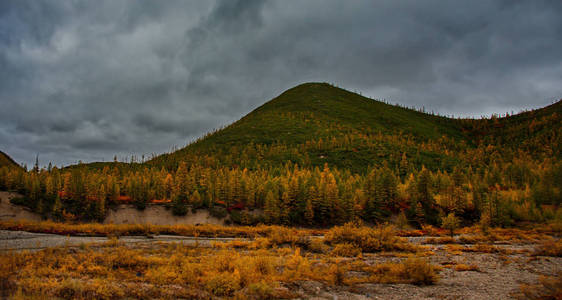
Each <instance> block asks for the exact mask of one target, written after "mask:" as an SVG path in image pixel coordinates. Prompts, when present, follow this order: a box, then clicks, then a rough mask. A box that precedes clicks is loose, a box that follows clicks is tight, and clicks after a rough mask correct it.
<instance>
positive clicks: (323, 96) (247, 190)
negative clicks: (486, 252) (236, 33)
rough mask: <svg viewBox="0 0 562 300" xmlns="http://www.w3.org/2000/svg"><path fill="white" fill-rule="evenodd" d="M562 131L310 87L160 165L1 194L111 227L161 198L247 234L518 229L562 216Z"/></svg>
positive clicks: (21, 183)
mask: <svg viewBox="0 0 562 300" xmlns="http://www.w3.org/2000/svg"><path fill="white" fill-rule="evenodd" d="M561 125H562V104H561V102H558V103H556V104H553V105H551V106H548V107H545V108H542V109H538V110H534V111H528V112H524V113H520V114H517V115H513V116H503V117H497V116H494V117H492V118H489V119H452V118H447V117H443V116H437V115H433V114H428V113H425V112H422V111H417V110H413V109H408V108H404V107H400V106H395V105H389V104H385V103H383V102H380V101H375V100H372V99H368V98H365V97H362V96H360V95H358V94H355V93H351V92H348V91H345V90H343V89H340V88H337V87H334V86H331V85H329V84H325V83H307V84H303V85H299V86H297V87H295V88H292V89H290V90H288V91H286V92H284V93H283V94H281V95H280V96H279V97H277V98H275V99H273V100H271V101H269V102H267V103H265V104H264V105H262V106H261V107H259V108H257V109H256V110H254V111H253V112H251V113H250V114H248V115H246V116H245V117H243V118H242V119H240V120H239V121H237V122H235V123H233V124H232V125H230V126H228V127H226V128H224V129H221V130H218V131H215V132H212V133H209V134H207V135H206V136H204V137H202V138H201V139H199V140H198V141H196V142H194V143H192V144H190V145H188V146H187V147H185V148H183V149H180V150H178V151H176V152H173V153H169V154H164V155H161V156H158V157H156V158H153V159H152V160H150V161H148V162H146V163H131V164H128V163H97V164H89V165H78V166H73V167H71V168H65V169H62V170H60V169H57V168H53V169H48V170H39V171H37V170H35V171H30V172H24V171H23V170H16V169H9V168H2V169H1V171H0V188H3V189H12V190H18V191H20V192H22V193H24V194H25V195H26V199H25V201H23V203H25V204H26V205H28V206H30V207H32V208H34V209H36V210H38V211H40V212H42V213H43V214H45V215H48V216H51V217H54V218H67V219H101V218H103V216H104V215H105V211H106V210H107V208H108V206H111V205H115V204H116V203H120V202H132V203H135V204H136V205H137V207H138V208H139V209H143V208H144V207H145V206H146V204H147V203H150V202H156V203H164V204H165V205H169V206H171V208H172V209H173V210H174V212H175V213H177V214H185V213H186V212H187V211H188V208H189V207H191V208H195V209H196V208H207V209H210V210H211V212H213V213H214V214H215V215H217V216H224V215H226V214H227V213H229V214H230V218H231V219H232V220H233V221H234V222H237V223H242V224H254V223H258V222H263V223H280V224H299V225H330V224H337V223H343V222H346V221H349V220H354V219H358V218H361V219H363V220H366V221H368V222H382V221H386V220H388V219H389V218H390V217H391V216H393V215H398V216H400V218H401V219H403V220H407V221H408V222H410V223H412V224H418V225H419V224H423V223H431V224H438V223H439V222H440V219H441V217H443V216H445V215H447V214H450V213H454V214H455V215H457V216H459V217H462V219H463V221H464V222H465V223H472V222H476V221H478V220H480V219H481V218H482V219H484V220H487V222H489V223H491V224H493V225H503V226H507V225H511V224H514V223H515V222H518V221H543V220H546V219H552V218H555V217H557V216H558V218H559V217H561V211H560V210H559V209H558V207H559V205H560V202H561V200H562V195H561V190H562V187H561V184H562V163H561V162H560V156H561V147H560V145H561V135H562V132H561V130H562V126H561ZM254 209H263V214H255V213H250V211H251V210H254Z"/></svg>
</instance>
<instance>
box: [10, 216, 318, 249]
mask: <svg viewBox="0 0 562 300" xmlns="http://www.w3.org/2000/svg"><path fill="white" fill-rule="evenodd" d="M0 229H4V230H24V231H29V232H38V233H54V234H62V235H88V236H128V235H155V234H170V235H182V236H195V237H197V236H201V237H247V238H255V237H260V236H263V237H268V238H270V239H271V241H272V242H273V243H276V244H283V243H297V242H299V241H300V242H304V241H303V240H302V238H303V237H304V236H307V235H316V234H319V233H322V232H323V231H321V230H310V229H294V228H287V227H281V226H266V225H258V226H222V225H213V224H203V225H151V224H99V223H84V224H68V223H58V222H52V221H43V222H31V221H0Z"/></svg>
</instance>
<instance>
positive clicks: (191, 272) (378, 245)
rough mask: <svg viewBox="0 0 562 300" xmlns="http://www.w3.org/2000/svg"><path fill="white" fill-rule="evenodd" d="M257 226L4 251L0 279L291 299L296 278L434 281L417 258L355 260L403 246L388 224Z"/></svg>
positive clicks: (140, 292) (48, 290)
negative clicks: (243, 231)
mask: <svg viewBox="0 0 562 300" xmlns="http://www.w3.org/2000/svg"><path fill="white" fill-rule="evenodd" d="M353 230H356V231H357V233H353V232H352V231H353ZM262 232H265V233H266V234H264V236H263V237H256V238H254V239H251V240H245V241H242V240H240V241H230V242H217V243H215V244H214V245H213V247H211V248H204V247H198V246H185V245H182V244H181V243H177V244H175V243H170V244H166V243H159V244H154V245H152V246H150V247H139V246H136V247H135V248H131V247H128V246H127V245H125V244H122V243H120V242H119V241H118V240H117V239H112V240H110V241H109V242H107V243H104V244H86V245H81V246H80V247H78V248H70V247H62V248H53V249H46V250H41V251H37V252H33V253H30V252H26V251H24V252H21V253H4V254H0V277H1V278H0V279H1V282H2V289H3V290H4V291H5V292H6V293H9V295H15V296H18V295H26V296H29V295H44V296H47V297H61V298H87V299H94V298H95V299H110V298H123V297H133V298H161V297H162V298H176V297H183V298H214V297H235V298H237V299H272V298H294V297H298V296H299V295H298V294H295V293H294V291H291V290H290V289H287V288H286V287H285V286H286V285H287V284H291V283H292V282H297V281H315V282H319V283H322V284H325V285H330V286H332V287H337V286H347V287H350V286H354V285H356V284H360V283H409V284H416V285H428V284H434V283H435V282H437V280H438V272H439V270H440V269H439V267H437V266H434V265H432V264H430V263H428V261H426V260H425V259H423V258H405V259H403V260H398V261H396V262H388V263H384V264H380V265H369V264H365V263H364V261H362V260H361V258H360V256H362V255H364V254H366V253H367V252H369V251H380V250H383V249H386V250H391V249H392V250H394V251H402V250H404V249H408V251H409V249H410V248H411V247H410V248H408V247H406V245H407V242H405V241H400V238H398V237H396V236H393V234H392V233H393V231H392V230H391V229H390V228H388V227H384V228H383V227H381V228H375V229H369V228H367V227H357V226H355V225H351V224H349V225H345V226H343V227H341V228H334V229H333V230H332V231H329V232H328V233H327V235H328V234H329V236H330V239H325V240H321V239H318V238H308V237H305V236H304V235H300V234H299V232H298V231H296V230H293V229H289V228H284V227H266V228H263V229H262ZM260 234H261V232H260ZM363 239H365V241H363ZM372 239H376V240H372ZM336 241H337V243H336ZM359 241H362V242H359ZM334 243H336V244H334ZM355 243H359V244H358V245H360V246H357V244H355ZM285 245H287V246H288V247H285ZM397 245H399V246H397ZM301 246H302V247H304V248H301ZM408 253H410V252H408ZM344 257H345V258H344ZM357 274H360V275H357Z"/></svg>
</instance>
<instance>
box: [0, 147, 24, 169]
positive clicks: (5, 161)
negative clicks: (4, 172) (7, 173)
mask: <svg viewBox="0 0 562 300" xmlns="http://www.w3.org/2000/svg"><path fill="white" fill-rule="evenodd" d="M0 167H15V168H21V166H20V165H19V164H18V163H17V162H15V161H14V160H13V159H12V158H11V157H10V156H9V155H8V154H6V153H4V152H2V151H0Z"/></svg>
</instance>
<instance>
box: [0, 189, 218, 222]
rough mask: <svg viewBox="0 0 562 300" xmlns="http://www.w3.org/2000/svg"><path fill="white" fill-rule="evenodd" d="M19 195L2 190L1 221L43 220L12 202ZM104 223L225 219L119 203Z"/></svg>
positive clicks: (155, 206)
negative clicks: (138, 208) (142, 208)
mask: <svg viewBox="0 0 562 300" xmlns="http://www.w3.org/2000/svg"><path fill="white" fill-rule="evenodd" d="M17 196H19V195H18V194H16V193H12V192H0V221H6V220H29V221H41V216H40V215H39V214H36V213H34V212H32V211H31V210H29V209H27V208H25V207H23V206H19V205H14V204H12V203H10V199H12V198H14V197H17ZM103 223H104V224H153V225H177V224H220V225H223V224H224V221H223V220H221V219H217V218H215V217H213V216H211V215H210V214H209V212H208V211H206V210H198V211H197V212H196V213H192V212H191V211H190V212H188V214H187V215H185V216H174V215H173V214H172V211H171V210H169V209H166V208H165V207H164V206H162V205H148V206H147V207H146V209H144V210H142V211H140V210H137V209H136V208H135V207H134V206H133V205H124V204H123V205H119V206H117V207H116V208H115V209H109V211H108V212H107V216H106V218H105V220H104V222H103Z"/></svg>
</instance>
